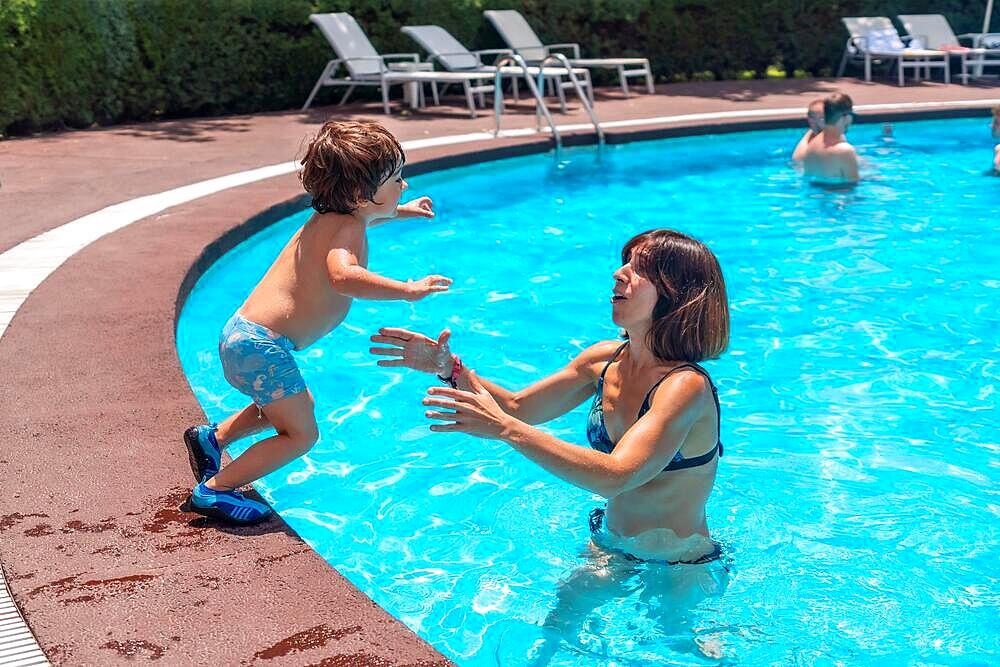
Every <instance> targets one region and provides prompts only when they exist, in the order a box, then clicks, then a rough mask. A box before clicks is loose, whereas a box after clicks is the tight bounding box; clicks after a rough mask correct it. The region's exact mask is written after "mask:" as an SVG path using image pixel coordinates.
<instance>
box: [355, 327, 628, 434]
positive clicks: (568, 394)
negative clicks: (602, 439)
mask: <svg viewBox="0 0 1000 667" xmlns="http://www.w3.org/2000/svg"><path fill="white" fill-rule="evenodd" d="M450 338H451V332H450V331H448V330H447V329H445V330H444V331H442V332H441V333H440V334H439V335H438V339H437V340H436V341H435V340H433V339H431V338H428V337H427V336H424V335H423V334H420V333H417V332H415V331H408V330H406V329H394V328H382V329H379V333H378V335H376V336H372V337H371V341H372V342H373V343H381V344H385V345H392V346H394V347H380V348H375V347H373V348H371V349H370V352H371V353H372V354H378V355H382V356H395V357H399V358H398V359H388V360H381V361H379V362H378V364H379V366H403V367H406V368H412V369H415V370H420V371H424V372H427V373H434V374H436V375H438V376H440V377H451V376H452V372H453V370H454V359H455V358H454V356H453V355H452V354H451V350H450V347H449V340H450ZM618 345H619V343H617V342H616V341H605V342H603V343H597V344H595V345H591V346H590V347H588V348H587V349H586V350H584V351H583V352H581V353H580V354H579V355H577V357H576V358H575V359H573V361H571V362H570V363H569V364H567V365H566V366H565V367H564V368H562V369H560V370H558V371H556V372H555V373H553V374H552V375H549V376H547V377H545V378H542V379H541V380H539V381H538V382H535V383H534V384H532V385H530V386H528V387H526V388H524V389H521V390H518V391H511V390H509V389H506V388H505V387H502V386H501V385H499V384H497V383H496V382H492V381H490V380H485V379H483V378H479V382H480V384H481V386H482V387H483V388H484V389H485V390H486V391H487V392H488V393H489V394H490V395H491V396H492V397H493V399H494V400H495V401H496V402H497V404H498V405H499V406H500V407H501V408H502V409H503V411H504V412H506V413H507V414H508V415H511V416H513V417H515V418H517V419H519V420H520V421H523V422H525V423H527V424H540V423H543V422H546V421H549V420H551V419H555V418H556V417H558V416H560V415H563V414H566V413H567V412H569V411H570V410H572V409H573V408H575V407H576V406H578V405H580V403H582V402H583V401H585V400H586V399H587V398H588V397H589V396H591V395H592V394H593V391H594V381H595V379H596V378H595V375H594V371H593V367H594V365H595V364H599V363H602V362H606V361H607V360H608V359H610V358H611V356H612V355H613V354H614V351H615V350H616V349H617V348H618ZM470 374H471V371H469V370H468V369H467V368H464V367H463V368H462V369H461V372H460V373H459V375H458V377H457V378H456V380H457V383H458V388H459V389H461V390H465V391H470V390H471V389H472V384H471V382H470Z"/></svg>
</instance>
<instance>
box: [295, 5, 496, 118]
mask: <svg viewBox="0 0 1000 667" xmlns="http://www.w3.org/2000/svg"><path fill="white" fill-rule="evenodd" d="M309 20H310V21H312V22H313V23H315V24H316V25H317V26H318V27H319V29H320V31H321V32H322V33H323V36H324V37H326V41H328V42H329V43H330V46H331V47H333V50H334V52H335V53H336V54H337V58H335V59H333V60H331V61H330V62H328V63H327V64H326V67H324V68H323V73H322V74H320V76H319V79H317V81H316V85H315V86H313V89H312V92H311V93H309V98H308V99H307V100H306V103H305V104H304V105H302V110H303V111H305V110H306V109H308V108H309V105H310V104H312V101H313V98H315V97H316V93H318V92H319V89H320V88H322V87H324V86H346V87H347V92H346V93H344V96H343V97H342V98H341V100H340V104H343V103H344V102H346V101H347V98H348V97H349V96H350V95H351V93H352V92H353V91H354V89H355V87H357V86H376V87H378V88H380V89H381V91H382V109H383V110H384V111H385V113H386V114H388V113H389V88H390V86H394V85H404V84H416V85H417V87H418V91H417V95H418V97H419V96H420V95H422V91H423V84H424V83H430V84H431V85H432V86H436V84H438V83H444V84H452V83H455V84H459V85H461V86H462V87H463V88H464V90H465V99H466V102H467V103H468V105H469V113H470V114H471V115H472V117H473V118H475V117H476V104H475V100H474V99H473V93H479V94H480V95H481V94H482V93H485V92H494V91H493V78H494V75H493V74H492V73H490V72H477V71H471V72H435V71H432V70H427V71H407V70H409V69H410V68H412V69H417V68H418V67H419V61H420V57H419V56H418V55H417V54H416V53H386V54H381V55H380V54H379V53H378V51H376V50H375V47H374V46H372V43H371V42H370V41H368V37H367V36H366V35H365V33H364V31H363V30H362V29H361V26H359V25H358V22H357V21H355V20H354V17H353V16H351V15H350V14H347V13H345V12H340V13H332V14H310V15H309ZM388 59H398V60H402V61H403V63H389V62H387V60H388ZM341 67H343V68H344V69H345V70H346V76H341V77H337V76H336V75H337V71H338V70H339V69H340V68H341ZM428 67H429V66H428ZM394 68H397V69H394ZM404 68H406V69H404ZM434 91H435V98H436V97H437V89H436V88H435V89H434Z"/></svg>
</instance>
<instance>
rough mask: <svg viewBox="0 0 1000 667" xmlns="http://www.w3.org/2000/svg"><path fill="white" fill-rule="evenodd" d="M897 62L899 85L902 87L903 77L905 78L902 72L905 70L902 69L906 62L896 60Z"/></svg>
mask: <svg viewBox="0 0 1000 667" xmlns="http://www.w3.org/2000/svg"><path fill="white" fill-rule="evenodd" d="M897 60H898V61H899V85H900V86H902V85H903V77H904V76H905V74H904V72H905V70H906V68H905V67H904V65H905V64H906V61H905V60H903V59H902V58H897Z"/></svg>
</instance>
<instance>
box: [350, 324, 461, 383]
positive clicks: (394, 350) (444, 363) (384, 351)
mask: <svg viewBox="0 0 1000 667" xmlns="http://www.w3.org/2000/svg"><path fill="white" fill-rule="evenodd" d="M449 338H451V331H449V330H448V329H444V330H443V331H441V333H439V334H438V337H437V340H434V339H433V338H428V337H427V336H425V335H423V334H421V333H417V332H416V331H409V330H407V329H394V328H391V327H383V328H381V329H379V330H378V335H376V336H372V337H371V342H373V343H382V344H385V345H391V346H392V347H373V348H371V349H369V352H371V353H372V354H378V355H381V356H384V357H398V358H397V359H379V362H378V365H379V366H402V367H403V368H412V369H413V370H417V371H424V372H425V373H435V374H437V375H442V376H449V375H451V370H452V359H451V350H450V349H449V348H448V339H449Z"/></svg>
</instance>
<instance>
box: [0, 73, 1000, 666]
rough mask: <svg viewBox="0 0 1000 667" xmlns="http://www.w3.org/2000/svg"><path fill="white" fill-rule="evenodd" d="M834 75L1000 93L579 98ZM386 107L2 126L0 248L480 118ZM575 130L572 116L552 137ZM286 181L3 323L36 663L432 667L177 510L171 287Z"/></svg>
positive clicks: (104, 256)
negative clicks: (264, 170)
mask: <svg viewBox="0 0 1000 667" xmlns="http://www.w3.org/2000/svg"><path fill="white" fill-rule="evenodd" d="M833 90H842V91H844V92H847V93H849V94H850V95H851V96H852V97H853V98H854V101H855V104H856V105H864V104H893V103H929V102H949V101H955V100H965V101H968V103H966V104H961V105H949V106H947V107H921V108H916V109H909V110H905V111H904V110H897V109H892V110H884V111H879V112H878V114H877V115H878V118H879V119H890V118H894V117H902V116H904V115H914V114H916V115H923V116H925V117H926V116H938V117H941V116H947V115H974V114H980V115H983V116H986V115H987V114H988V111H987V110H986V108H985V106H984V105H983V103H982V101H984V100H990V99H994V98H998V97H1000V87H998V86H997V85H996V84H979V85H970V86H959V85H951V86H945V85H943V84H936V83H924V84H920V85H909V86H907V87H905V88H898V87H896V86H894V85H888V84H864V83H861V82H858V81H855V80H853V79H844V80H836V81H835V80H789V81H783V80H782V81H752V82H716V83H704V84H685V85H671V86H660V87H659V89H658V93H657V94H656V95H653V96H648V95H644V94H639V95H635V96H633V97H631V98H628V99H624V98H622V97H621V95H620V93H617V92H616V91H607V92H603V93H600V94H599V98H598V102H597V111H598V113H599V115H600V117H601V120H602V121H619V120H629V119H639V118H650V117H663V116H678V115H689V114H699V113H711V112H730V111H744V110H755V109H785V108H792V109H804V107H805V105H806V104H807V102H808V101H809V100H810V99H812V98H813V97H817V96H821V95H824V94H827V93H829V92H831V91H833ZM977 100H978V101H979V102H976V101H977ZM395 111H396V113H394V115H392V116H391V117H385V116H383V115H382V114H381V113H380V111H379V108H378V106H376V105H373V104H369V105H352V106H348V107H321V108H316V109H313V110H311V111H310V112H308V113H298V112H287V113H271V114H261V115H256V116H231V117H225V118H213V119H196V120H181V121H168V122H161V123H151V124H141V125H131V126H122V127H114V128H107V129H96V130H90V131H80V132H67V133H59V134H50V135H45V136H41V137H36V138H28V139H16V140H11V141H6V142H2V143H0V253H3V252H5V251H7V250H9V249H11V248H13V247H14V246H17V245H18V244H19V243H21V242H23V241H26V240H28V239H30V238H32V237H35V236H36V235H38V234H40V233H42V232H44V231H47V230H50V229H53V228H56V227H59V226H60V225H63V224H65V223H67V222H69V221H71V220H74V219H76V218H79V217H81V216H83V215H85V214H88V213H91V212H94V211H97V210H100V209H102V208H104V207H106V206H109V205H111V204H116V203H119V202H122V201H125V200H128V199H132V198H135V197H140V196H143V195H149V194H153V193H157V192H161V191H164V190H168V189H171V188H175V187H179V186H182V185H187V184H190V183H194V182H197V181H203V180H206V179H209V178H213V177H217V176H222V175H226V174H230V173H234V172H239V171H243V170H248V169H253V168H256V167H260V166H264V165H271V164H276V163H280V162H285V161H290V160H291V159H292V158H294V157H295V155H296V153H297V152H299V151H300V147H301V145H302V142H303V140H304V138H305V137H306V136H307V135H309V134H310V133H311V132H313V131H315V129H316V128H317V127H318V125H319V124H320V123H321V122H322V121H324V120H326V119H327V118H329V117H331V116H333V117H338V118H347V117H353V118H359V117H364V118H370V119H375V120H379V121H381V122H383V123H385V124H386V125H387V126H388V127H389V128H390V129H391V130H392V131H393V132H394V133H396V135H397V136H398V137H400V139H402V140H414V139H424V138H429V137H437V136H446V135H459V134H465V133H470V132H477V131H484V130H491V129H492V122H493V119H492V114H491V113H489V112H485V113H483V114H482V115H481V116H480V117H479V118H478V119H470V118H469V117H468V115H467V114H466V113H465V112H464V111H463V107H462V106H461V104H460V103H456V104H455V105H454V106H447V105H445V106H442V107H437V108H432V109H429V110H425V111H422V112H418V113H413V114H412V115H409V116H406V117H402V116H401V115H400V114H399V113H398V111H399V107H398V106H397V107H396V109H395ZM863 115H865V116H868V118H869V119H874V117H875V115H876V114H863ZM554 116H555V119H556V122H557V123H559V124H570V123H583V122H585V117H584V116H583V114H582V112H581V111H580V110H579V109H577V110H576V111H575V112H573V113H571V114H568V115H561V114H558V113H555V114H554ZM801 116H802V113H801V112H796V113H793V114H782V115H780V116H768V117H766V118H762V119H754V118H748V117H737V118H711V119H704V118H702V119H688V120H682V121H679V122H673V121H672V122H665V123H661V124H658V125H639V126H634V127H628V128H622V129H615V130H609V131H608V135H609V142H613V141H625V140H630V139H635V138H645V137H651V136H667V135H669V134H672V133H673V134H677V133H689V134H690V133H696V132H704V131H706V128H708V129H710V130H712V131H732V130H735V129H751V128H758V127H774V126H781V125H784V126H788V125H792V124H798V123H801ZM533 126H534V115H533V112H532V110H531V108H530V107H529V106H527V105H524V106H522V107H521V108H520V109H519V111H518V112H517V113H513V114H510V115H507V116H505V118H504V128H505V129H513V128H517V127H533ZM985 131H986V128H985V127H984V132H985ZM592 138H593V137H592V132H588V131H579V132H576V133H575V136H574V137H571V138H570V141H574V140H576V141H588V140H592ZM548 141H549V140H548V139H547V138H546V137H543V136H540V135H534V136H529V137H520V138H503V139H493V140H487V141H479V142H475V143H460V144H455V145H450V146H443V147H438V148H427V149H419V150H413V151H410V153H409V163H410V165H411V167H412V168H414V169H415V170H417V171H422V170H429V169H432V168H440V167H441V166H443V165H449V164H456V163H461V162H474V161H481V160H483V159H490V158H493V157H497V156H498V155H501V154H516V153H518V152H538V151H541V150H544V149H545V147H546V146H547V143H548ZM456 156H457V157H456ZM984 159H988V158H984ZM301 194H302V193H301V188H300V186H299V184H298V182H297V179H296V177H295V176H294V175H291V174H289V175H284V176H278V177H275V178H270V179H267V180H262V181H258V182H256V183H253V184H250V185H246V186H242V187H238V188H233V189H230V190H225V191H222V192H219V193H217V194H213V195H209V196H206V197H202V198H200V199H196V200H194V201H191V202H188V203H186V204H182V205H179V206H175V207H173V208H168V209H166V210H165V211H163V212H162V213H160V214H157V215H155V216H152V217H149V218H145V219H142V220H140V221H138V222H136V223H133V224H131V225H129V226H127V227H125V228H124V229H121V230H119V231H117V232H114V233H112V234H109V235H107V236H104V237H103V238H101V239H99V240H97V241H96V242H94V243H92V244H90V245H89V246H87V247H85V248H84V249H83V250H81V251H80V252H78V253H76V254H75V255H73V256H72V257H71V258H70V259H69V260H68V261H66V262H65V263H64V264H63V265H62V266H61V267H60V268H58V269H57V270H56V271H55V272H54V273H52V275H50V276H49V277H48V278H47V279H46V280H45V281H44V282H43V283H42V284H41V285H40V286H39V287H38V288H37V289H36V290H35V291H34V292H33V293H32V294H31V296H30V297H29V298H28V299H27V300H26V301H25V302H24V304H23V306H22V307H21V308H20V309H19V310H18V311H17V314H16V315H15V317H14V318H13V320H12V321H11V323H10V326H9V328H7V330H6V332H5V333H4V334H3V337H2V338H0V369H2V372H3V382H2V383H0V435H2V437H3V446H2V449H0V563H2V564H3V567H4V570H5V572H6V574H7V578H8V580H9V582H10V585H11V588H12V590H13V594H14V598H15V601H16V603H17V605H18V607H19V608H20V610H21V611H22V613H23V614H24V616H25V618H26V620H27V622H28V625H29V626H30V627H31V629H32V631H33V632H34V634H35V636H36V637H37V639H38V641H39V643H40V645H41V646H42V648H43V649H44V651H45V653H46V655H47V656H48V658H49V659H50V660H51V661H52V662H53V663H57V664H72V665H77V664H94V665H108V664H118V663H126V662H134V661H161V663H162V664H222V665H230V664H234V665H235V664H255V665H331V666H334V665H336V666H342V665H446V664H450V663H449V661H448V660H447V659H446V658H444V657H443V656H441V655H440V654H439V653H437V652H436V651H435V650H434V649H433V648H432V647H430V646H429V645H428V644H427V643H426V642H424V641H423V640H422V639H420V638H419V637H417V636H416V635H415V634H414V633H413V632H411V631H410V630H408V629H407V628H405V627H404V626H403V625H402V624H401V623H400V622H398V621H397V620H396V619H394V618H393V617H391V616H390V615H389V614H388V613H386V612H385V611H384V610H382V609H381V608H379V607H378V606H377V605H376V604H374V603H373V602H372V601H371V600H369V599H368V598H367V597H366V596H365V595H363V594H362V593H360V592H359V591H358V590H356V589H355V588H354V587H353V586H352V585H351V584H349V583H348V582H347V581H346V579H344V578H343V577H342V576H341V575H340V574H338V573H337V572H336V571H335V570H333V569H332V568H330V567H329V566H328V565H327V564H326V563H325V561H323V560H322V559H321V558H320V557H319V556H317V555H316V554H315V553H314V552H312V550H311V549H310V548H309V547H308V546H306V545H305V544H304V543H303V542H302V541H301V540H300V539H299V538H298V537H297V536H296V535H295V533H294V532H292V531H291V530H290V529H289V528H288V526H287V525H285V524H284V523H283V522H282V521H281V520H280V519H274V520H271V521H270V522H268V523H266V524H264V525H262V526H259V527H255V528H249V529H247V528H244V529H234V528H227V527H224V526H220V525H219V524H217V523H214V522H209V521H207V520H203V519H200V518H195V516H194V515H190V514H187V515H185V514H181V513H180V512H179V511H178V510H177V505H178V504H179V503H180V502H181V501H182V500H183V499H184V498H185V497H186V495H187V493H188V491H189V489H190V487H191V484H192V479H191V473H190V470H189V468H188V463H187V458H186V453H185V451H184V447H183V445H182V443H181V440H180V433H181V432H182V430H183V429H184V427H185V426H187V425H189V424H193V423H197V422H199V421H201V420H203V418H204V416H203V413H202V411H201V408H200V407H199V406H198V404H197V402H196V401H195V399H194V396H193V395H192V393H191V391H190V389H189V387H188V384H187V382H186V380H185V378H184V375H183V373H182V371H181V369H180V365H179V362H178V358H177V353H176V351H175V347H174V318H175V312H176V307H177V303H178V300H179V298H181V299H182V298H183V296H184V293H183V289H182V285H183V284H184V283H185V278H186V277H188V276H189V272H190V270H191V269H192V266H194V265H195V264H196V263H197V262H198V261H199V258H200V257H201V256H202V252H203V250H205V249H206V248H207V247H210V246H211V247H212V248H213V250H211V251H210V253H209V255H206V256H205V257H203V258H202V259H201V263H202V265H205V264H206V263H207V262H209V261H210V260H211V259H213V257H212V254H215V255H217V253H218V252H221V251H224V250H225V247H226V246H227V245H229V244H231V243H232V242H234V241H235V240H236V238H237V237H238V236H239V235H240V232H239V231H238V232H236V233H235V234H231V235H230V236H229V237H228V241H227V242H226V243H223V244H215V245H214V246H213V245H212V244H213V242H216V241H217V240H218V239H220V237H223V236H224V235H225V234H227V232H231V230H234V229H237V228H241V229H243V230H245V229H246V227H241V225H243V223H244V222H246V221H248V220H251V219H254V220H255V222H254V223H253V224H255V225H258V226H259V225H263V224H267V223H268V222H270V221H273V220H274V219H277V218H278V217H283V215H284V214H285V213H287V212H289V211H290V209H289V207H290V206H292V205H294V204H286V206H285V207H284V208H281V207H279V208H277V209H275V208H273V207H275V206H276V205H278V204H281V203H283V202H286V203H287V202H295V200H297V199H299V198H300V196H301ZM412 194H417V193H412ZM269 209H270V211H269ZM374 252H378V249H377V248H376V249H374ZM192 275H196V274H192ZM189 280H190V278H189ZM2 290H3V285H0V292H2Z"/></svg>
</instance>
